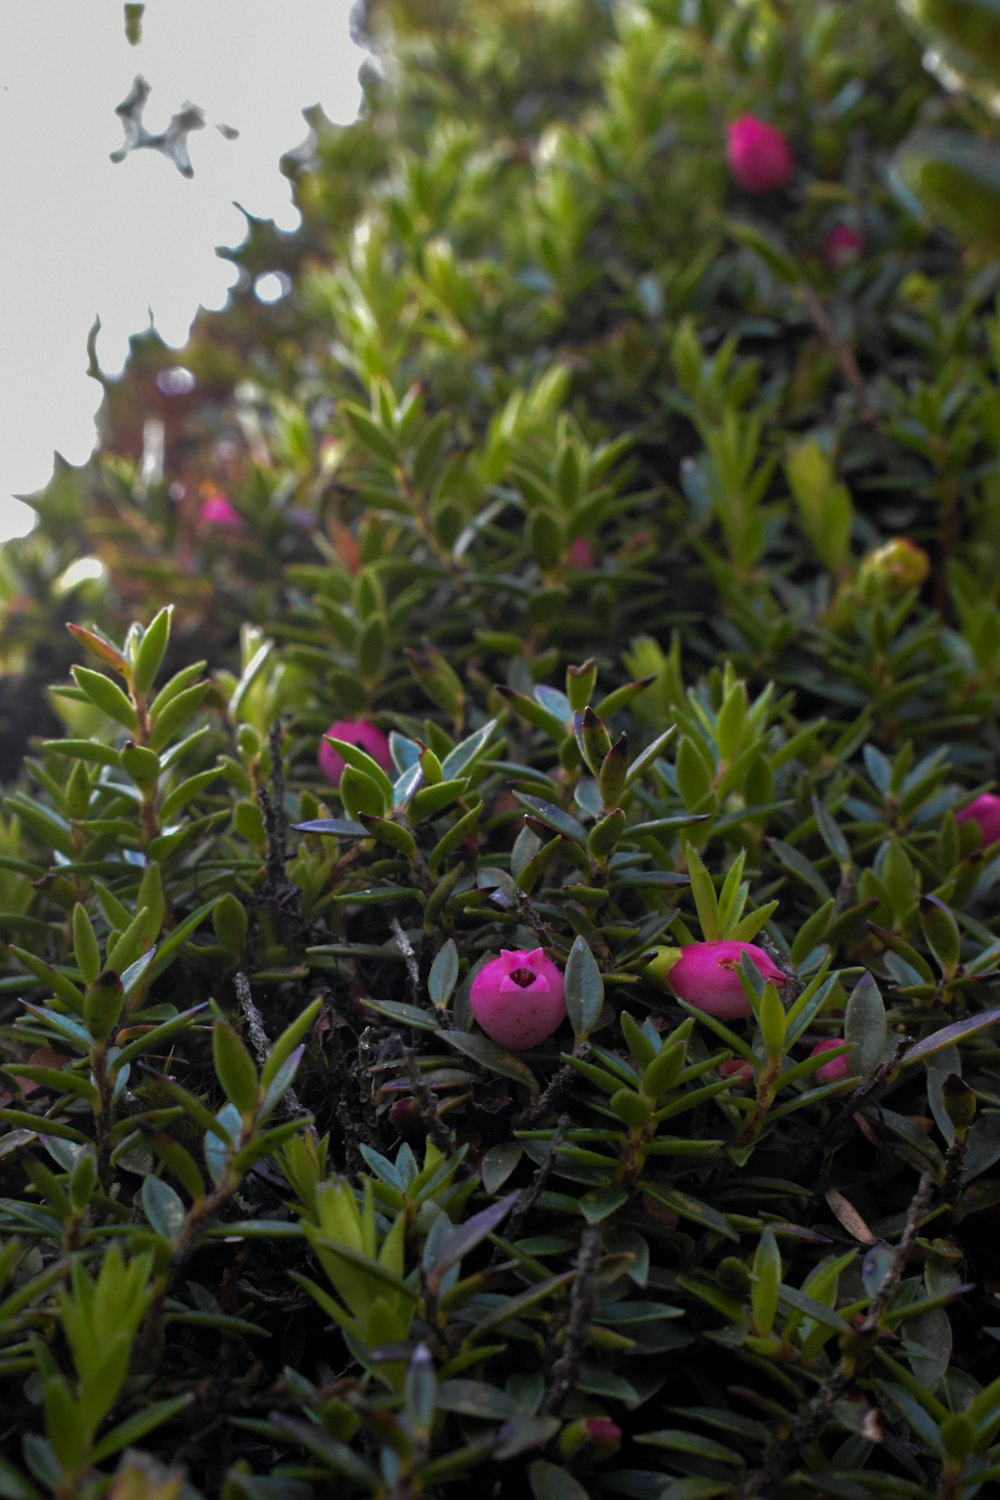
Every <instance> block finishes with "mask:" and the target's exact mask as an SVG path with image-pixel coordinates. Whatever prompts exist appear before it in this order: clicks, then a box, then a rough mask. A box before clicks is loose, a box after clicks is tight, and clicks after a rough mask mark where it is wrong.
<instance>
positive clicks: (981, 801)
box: [955, 792, 1000, 848]
mask: <svg viewBox="0 0 1000 1500" xmlns="http://www.w3.org/2000/svg"><path fill="white" fill-rule="evenodd" d="M955 822H956V823H978V824H979V831H980V833H981V834H982V836H983V847H984V848H985V847H988V846H989V845H990V844H995V843H996V841H997V839H1000V797H995V796H994V795H993V793H992V792H984V793H983V794H982V796H981V797H977V798H976V799H975V801H974V802H970V803H969V805H968V807H963V808H962V811H961V812H960V813H956V814H955Z"/></svg>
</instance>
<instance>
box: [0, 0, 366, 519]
mask: <svg viewBox="0 0 1000 1500" xmlns="http://www.w3.org/2000/svg"><path fill="white" fill-rule="evenodd" d="M349 10H350V0H148V3H147V5H146V10H145V16H144V18H143V38H142V42H141V43H140V45H139V46H137V47H131V46H130V45H129V44H128V42H127V40H126V37H125V29H124V6H123V5H122V4H121V3H120V0H86V3H84V0H0V206H2V220H3V227H2V230H0V539H2V538H3V537H5V536H8V535H11V534H12V533H15V532H19V531H23V530H26V529H27V526H28V525H29V524H30V519H31V513H30V512H29V511H28V510H27V508H26V507H24V506H22V505H20V504H19V503H18V502H17V501H16V500H14V499H13V498H12V496H13V495H14V494H16V493H22V494H25V493H32V492H33V491H35V490H38V489H40V488H42V486H43V485H44V484H45V483H46V482H47V480H48V479H49V477H50V475H51V472H52V455H53V450H58V451H59V452H60V453H61V454H62V455H63V457H64V458H66V459H68V460H69V462H70V463H74V464H79V463H82V462H83V461H84V460H85V459H86V458H87V456H88V454H89V453H90V452H91V450H92V448H93V444H94V414H95V412H96V410H97V406H98V404H99V398H100V387H99V386H98V385H97V383H96V382H95V381H93V380H90V379H89V378H88V377H87V375H86V374H85V369H86V364H87V352H86V341H87V334H88V331H89V329H90V327H91V325H92V324H93V321H94V318H95V316H99V317H100V319H101V332H100V335H99V338H98V345H97V348H98V357H99V359H100V362H101V365H102V368H104V369H105V370H107V371H108V372H109V373H110V372H113V371H118V370H120V369H121V367H122V364H123V362H124V360H125V357H126V355H127V352H128V337H129V335H130V334H133V333H137V332H139V331H140V330H142V329H143V328H145V327H147V326H148V322H149V315H150V310H151V311H152V314H153V318H154V322H155V324H156V327H157V329H158V331H159V332H160V334H161V335H162V337H163V338H164V339H166V340H167V341H168V342H169V343H172V344H176V345H178V346H179V345H182V344H183V343H184V342H185V340H186V338H187V334H188V330H189V328H190V326H191V322H192V319H193V318H194V315H195V313H196V311H197V308H198V305H199V303H200V304H201V305H203V306H204V307H210V308H218V307H221V306H223V304H224V303H225V300H226V295H227V290H228V287H229V285H230V283H231V281H232V280H233V270H232V267H231V265H230V264H229V263H227V262H225V261H223V260H221V259H220V258H219V257H218V256H217V255H216V254H215V247H216V246H218V245H234V244H237V243H238V242H239V241H240V240H241V239H242V238H243V233H244V228H245V220H244V218H243V215H242V214H241V213H240V212H239V210H238V209H236V208H235V207H234V206H233V202H234V200H237V201H239V202H240V203H242V204H243V205H244V206H245V207H246V208H247V209H248V210H249V211H250V212H251V213H253V214H254V215H256V216H257V217H260V218H273V219H274V220H275V221H276V223H277V224H278V226H279V227H280V228H282V229H287V230H291V229H294V228H295V227H296V225H297V223H298V214H297V212H296V211H295V209H294V208H293V207H292V203H291V196H290V191H289V185H288V182H287V179H285V178H284V177H283V176H282V175H281V174H280V172H279V171H278V160H279V157H280V156H281V155H282V153H283V152H285V151H288V150H291V149H292V148H293V147H295V146H297V145H299V144H300V143H301V142H302V141H304V140H305V138H306V134H307V129H306V125H305V121H304V120H303V118H302V110H303V109H304V108H306V107H307V106H309V105H312V104H317V103H319V104H321V105H322V106H323V109H324V110H325V112H326V114H327V115H328V116H329V117H330V118H331V119H332V120H336V121H342V122H345V123H346V122H348V121H350V120H351V119H353V117H354V116H355V114H356V112H357V109H358V105H359V102H360V89H359V86H358V68H359V66H360V63H361V61H362V57H363V54H362V53H361V52H360V51H359V50H358V49H357V48H356V47H355V46H354V44H353V43H352V42H351V40H350V37H349V33H348V14H349ZM137 73H141V74H142V75H143V76H144V77H145V79H146V80H147V82H148V83H149V84H150V86H151V88H152V93H151V95H150V98H149V102H148V104H147V106H146V111H145V125H146V127H147V129H149V130H150V131H159V130H162V129H164V128H165V126H166V124H167V122H168V121H169V119H170V116H171V115H172V114H174V113H175V112H176V111H178V110H180V108H181V107H182V105H183V104H184V103H185V102H186V101H191V102H192V103H194V104H197V105H199V106H200V107H201V108H202V109H203V110H204V112H205V118H206V122H207V123H206V128H205V129H204V130H198V131H195V132H194V133H193V134H192V135H191V136H190V137H189V145H190V154H191V161H192V164H193V166H194V176H193V177H191V178H185V177H183V176H182V175H181V174H180V172H178V170H177V168H176V167H175V166H174V165H173V163H172V162H170V161H169V160H168V159H167V158H166V157H164V156H162V155H161V154H160V153H159V152H156V151H149V150H142V151H134V152H132V153H131V154H130V155H129V156H128V157H126V159H125V160H124V161H123V162H121V163H119V164H117V165H116V164H115V163H113V162H112V161H111V160H110V155H111V153H112V152H113V151H115V150H116V149H117V148H118V147H120V146H121V144H122V127H121V124H120V121H119V119H118V117H117V116H116V115H115V106H116V105H117V104H119V103H120V102H121V100H122V99H123V98H124V97H125V96H126V94H127V93H128V91H129V89H130V88H131V85H132V81H133V79H134V77H135V75H136V74H137ZM218 124H225V125H228V126H231V127H233V128H234V129H236V130H238V131H239V138H238V139H236V140H226V139H225V138H224V136H223V135H222V134H221V132H220V131H218V130H217V129H215V128H214V127H215V126H216V125H218Z"/></svg>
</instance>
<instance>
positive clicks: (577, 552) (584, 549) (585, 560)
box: [566, 536, 594, 568]
mask: <svg viewBox="0 0 1000 1500" xmlns="http://www.w3.org/2000/svg"><path fill="white" fill-rule="evenodd" d="M566 556H567V558H568V560H569V562H570V564H571V566H572V567H574V568H592V567H593V566H594V549H593V547H592V546H591V545H590V543H589V542H588V541H587V538H586V537H585V536H578V537H577V539H576V541H575V542H571V543H570V546H569V551H568V552H567V554H566Z"/></svg>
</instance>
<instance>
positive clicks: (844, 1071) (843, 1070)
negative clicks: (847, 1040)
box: [809, 1036, 851, 1083]
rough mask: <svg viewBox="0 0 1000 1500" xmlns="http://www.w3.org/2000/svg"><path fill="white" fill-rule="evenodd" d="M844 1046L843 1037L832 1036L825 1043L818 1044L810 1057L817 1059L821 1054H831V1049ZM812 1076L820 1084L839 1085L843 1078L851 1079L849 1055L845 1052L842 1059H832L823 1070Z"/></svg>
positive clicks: (818, 1070)
mask: <svg viewBox="0 0 1000 1500" xmlns="http://www.w3.org/2000/svg"><path fill="white" fill-rule="evenodd" d="M843 1045H844V1038H843V1037H842V1036H832V1037H829V1038H828V1039H827V1040H826V1041H825V1042H817V1043H816V1045H815V1047H814V1048H813V1049H812V1051H811V1052H810V1054H809V1056H810V1057H817V1056H818V1055H819V1054H820V1053H821V1052H829V1050H830V1048H831V1047H842V1046H843ZM810 1076H811V1077H814V1078H816V1079H817V1080H818V1081H819V1082H820V1083H839V1082H840V1081H841V1079H842V1078H850V1076H851V1064H850V1062H849V1061H848V1054H847V1053H846V1052H844V1053H842V1054H841V1055H840V1057H834V1058H831V1059H830V1061H829V1062H828V1063H824V1064H823V1066H822V1067H821V1068H817V1069H816V1072H815V1073H814V1074H811V1075H810Z"/></svg>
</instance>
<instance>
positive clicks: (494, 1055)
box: [437, 1031, 538, 1094]
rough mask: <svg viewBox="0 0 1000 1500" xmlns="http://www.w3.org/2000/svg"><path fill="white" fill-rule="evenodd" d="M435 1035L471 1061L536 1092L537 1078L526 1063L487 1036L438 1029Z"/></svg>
mask: <svg viewBox="0 0 1000 1500" xmlns="http://www.w3.org/2000/svg"><path fill="white" fill-rule="evenodd" d="M437 1035H438V1040H439V1041H442V1042H445V1043H446V1044H447V1045H448V1046H449V1047H454V1049H455V1051H456V1052H462V1053H464V1055H465V1056H466V1057H471V1058H472V1060H473V1062H477V1063H479V1065H480V1067H483V1068H485V1069H486V1070H487V1072H490V1073H499V1074H501V1075H502V1076H503V1077H504V1078H511V1079H513V1080H514V1082H515V1083H521V1084H524V1086H525V1087H526V1088H528V1089H530V1090H531V1092H532V1093H533V1094H537V1093H538V1079H537V1078H536V1077H535V1075H534V1073H533V1072H532V1071H531V1069H530V1068H529V1067H528V1064H527V1063H525V1062H522V1061H521V1059H520V1058H519V1057H515V1056H514V1055H513V1053H512V1052H505V1051H504V1049H503V1048H502V1047H498V1046H497V1044H496V1042H491V1041H490V1040H489V1038H488V1037H485V1036H477V1035H476V1034H475V1033H473V1032H470V1031H439V1032H438V1033H437Z"/></svg>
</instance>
